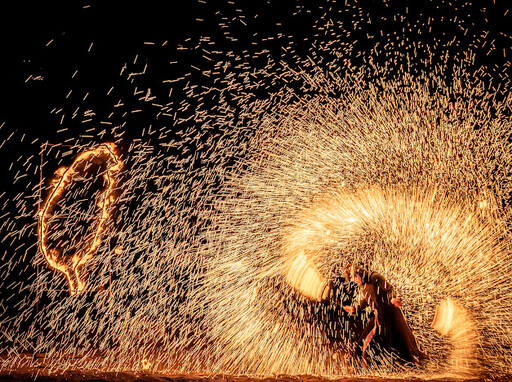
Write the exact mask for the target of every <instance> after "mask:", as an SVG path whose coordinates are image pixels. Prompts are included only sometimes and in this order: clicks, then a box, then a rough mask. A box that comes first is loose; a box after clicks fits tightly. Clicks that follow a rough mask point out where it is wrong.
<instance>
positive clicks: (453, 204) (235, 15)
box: [1, 1, 512, 377]
mask: <svg viewBox="0 0 512 382" xmlns="http://www.w3.org/2000/svg"><path fill="white" fill-rule="evenodd" d="M228 3H229V2H228ZM228 3H226V5H225V7H224V8H222V9H221V11H218V12H213V11H212V12H210V13H208V12H206V16H205V18H202V16H201V17H200V18H198V20H199V21H198V22H204V23H208V22H210V23H212V25H215V27H214V30H215V31H217V29H218V30H220V31H222V32H223V34H222V35H221V36H217V35H216V34H215V33H211V34H212V36H209V35H206V34H205V35H203V34H201V35H200V36H195V37H191V38H190V39H186V40H185V41H184V42H183V44H179V45H178V47H179V49H178V50H177V52H174V53H173V54H175V55H176V57H177V59H176V60H175V61H171V63H170V64H168V63H167V64H168V65H169V68H173V67H175V66H176V65H178V66H180V65H182V66H186V65H185V64H184V62H185V63H187V65H189V67H186V68H183V67H179V68H178V69H172V70H171V69H167V71H166V70H165V69H162V61H163V60H164V59H163V58H162V57H166V59H167V56H166V55H164V54H162V52H168V50H169V49H170V48H169V43H168V42H167V41H166V40H162V41H160V40H158V41H144V43H143V44H142V47H139V48H140V51H141V52H142V53H137V54H135V55H134V56H133V57H130V59H129V60H128V59H127V62H126V63H125V64H124V65H122V66H121V67H120V68H119V72H120V74H119V76H118V77H116V78H112V79H108V80H106V82H107V85H105V86H104V88H105V89H106V91H104V93H103V94H102V96H101V97H103V98H98V97H96V98H94V100H98V99H101V107H100V106H99V105H96V106H97V107H95V106H94V104H93V101H89V99H88V98H87V95H86V96H80V97H79V99H75V100H73V99H72V97H70V98H69V99H71V100H70V101H66V103H65V104H64V105H63V106H62V107H56V108H54V109H53V110H52V111H51V114H52V115H53V116H54V117H55V123H56V124H58V126H59V134H60V135H56V137H62V139H56V138H54V139H53V140H52V141H51V142H49V141H48V140H43V139H41V138H39V139H34V141H33V142H32V143H31V144H30V145H31V147H32V151H33V152H32V153H31V152H30V151H29V152H27V153H21V156H20V157H19V158H18V160H16V161H14V162H13V163H14V165H13V166H11V167H12V168H13V173H16V175H15V176H14V179H15V183H16V184H21V185H22V186H23V187H22V191H21V192H20V193H19V194H17V195H12V194H10V193H9V192H5V193H4V194H3V196H2V197H3V200H4V201H5V203H4V207H3V208H4V210H5V215H4V216H6V217H5V220H4V222H3V223H2V227H1V229H2V232H3V236H4V240H3V243H4V245H5V246H6V250H5V255H4V257H3V260H2V268H1V269H2V276H3V279H4V281H3V285H2V288H3V290H4V292H3V294H2V305H1V306H2V307H3V310H4V313H3V315H2V324H1V328H2V335H3V336H4V340H3V341H4V343H5V345H4V347H3V349H2V350H3V352H5V353H6V354H7V355H6V356H5V357H4V358H2V361H1V362H2V363H1V368H2V370H15V369H16V368H18V367H21V365H23V364H24V363H26V362H27V361H26V358H25V356H24V354H25V353H24V352H27V351H29V352H33V353H43V354H45V355H46V357H48V358H52V359H54V360H55V361H54V362H52V364H51V366H49V369H48V370H49V372H54V371H55V372H58V371H62V370H67V369H80V370H114V371H121V370H123V371H126V370H128V371H138V370H141V369H144V370H147V371H154V372H160V373H169V374H172V373H178V372H182V373H200V374H202V373H204V374H215V373H223V374H233V375H238V374H250V375H260V376H268V375H283V374H286V375H302V374H309V375H319V376H324V377H335V376H353V375H361V374H366V375H373V376H403V377H408V376H424V377H427V376H432V375H447V374H449V373H452V374H455V375H458V376H460V375H476V374H480V373H481V374H493V375H497V374H510V373H511V372H512V370H511V369H512V359H511V357H510V349H511V347H512V335H511V333H510V327H511V325H512V317H511V315H510V313H511V305H510V301H511V298H512V284H511V283H510V282H509V281H508V280H509V279H510V277H511V275H512V254H511V252H510V251H511V250H510V248H511V247H510V244H511V242H510V240H511V234H512V233H511V232H510V222H511V211H512V210H511V204H510V203H511V202H510V200H511V199H510V195H511V191H512V188H511V176H512V175H511V174H512V171H511V170H512V157H511V154H510V153H511V152H512V150H511V149H512V147H511V142H510V132H511V131H512V130H511V127H512V126H511V119H510V115H511V102H512V98H511V96H510V92H509V87H510V85H509V81H508V73H509V71H510V69H509V67H510V65H507V63H508V61H507V59H506V54H507V52H510V43H509V40H507V39H509V38H510V36H505V35H504V34H499V33H496V34H497V35H499V36H502V35H503V36H505V37H503V40H495V41H493V42H492V44H491V43H489V46H488V47H485V48H484V47H483V46H482V45H484V46H485V44H483V42H484V41H488V38H489V37H488V36H489V32H488V31H487V30H486V29H485V28H490V25H488V24H484V25H483V26H482V25H479V26H475V25H472V24H470V23H469V21H470V20H471V19H472V16H471V12H472V10H473V9H474V7H473V6H472V5H471V4H469V5H468V4H466V6H467V9H465V7H462V10H461V9H459V8H457V5H456V4H451V3H448V2H443V3H442V4H443V5H442V7H444V8H443V9H444V10H445V11H446V10H450V11H451V12H452V13H453V15H455V17H451V16H450V13H449V12H448V13H447V16H446V18H444V16H445V15H443V12H438V11H437V10H435V9H434V8H435V7H434V5H433V4H432V3H431V2H426V4H428V5H429V6H430V7H431V8H432V12H431V13H432V14H431V15H430V16H429V17H428V19H426V16H425V17H423V13H421V12H419V11H414V10H409V8H408V7H402V8H400V9H401V10H402V16H400V17H397V14H396V13H395V12H398V11H386V12H388V13H385V8H386V7H387V5H386V4H391V5H392V2H383V5H382V7H383V9H381V10H379V11H370V10H369V8H368V9H366V8H365V6H364V5H361V4H358V3H357V2H350V1H347V2H346V3H343V4H341V3H337V2H334V1H325V2H322V5H320V6H319V5H315V6H314V7H313V6H312V5H308V4H306V3H307V2H301V3H297V5H294V6H293V7H290V9H288V12H289V14H288V16H287V17H289V20H292V19H294V18H297V20H299V21H300V20H301V22H306V21H307V22H309V24H308V25H309V26H308V28H309V29H308V28H305V29H306V31H299V29H300V28H296V30H297V35H294V34H291V33H289V32H287V31H286V30H285V28H284V29H283V30H281V29H280V27H282V25H281V23H280V22H278V21H276V22H274V21H272V22H273V23H274V24H275V25H274V24H273V25H274V27H275V29H272V30H271V31H270V29H269V31H264V30H260V29H258V28H259V27H258V24H257V21H258V17H260V18H262V17H263V18H264V17H266V16H265V15H264V14H263V15H259V13H258V12H257V11H255V10H254V9H249V8H240V9H239V8H237V7H236V6H235V5H233V4H228ZM397 3H398V2H397ZM390 9H391V8H390ZM379 12H381V13H379ZM415 12H416V13H415ZM489 12H490V11H489ZM263 13H264V12H263ZM386 15H387V16H386ZM386 17H387V18H386ZM208 18H209V19H208ZM377 19H379V20H380V23H382V25H383V23H384V21H382V20H385V21H386V22H389V23H390V25H391V27H390V26H389V25H388V26H386V28H384V27H382V28H381V29H380V30H379V29H378V28H379V27H378V26H377V27H375V26H372V25H375V22H376V20H377ZM404 20H405V23H409V29H408V30H406V29H405V28H404V29H402V30H401V33H402V34H401V38H397V39H393V36H396V30H398V29H396V28H397V27H398V26H399V25H400V26H403V25H405V24H404ZM412 20H416V22H415V23H412V22H411V21H412ZM486 20H487V19H486ZM268 22H269V21H268ZM372 22H373V24H372ZM435 23H441V25H449V26H456V30H457V32H453V33H454V36H455V38H454V40H453V41H454V42H452V45H450V46H453V47H452V48H451V49H450V50H447V51H445V50H443V49H444V48H443V47H444V45H443V44H444V43H446V41H447V40H450V41H451V39H448V38H447V37H445V36H444V35H443V36H441V35H439V36H438V35H436V34H435V33H433V32H432V25H434V24H435ZM443 23H445V24H443ZM488 23H490V22H489V21H488ZM377 25H381V24H378V23H377ZM240 28H242V31H240ZM478 28H480V29H478ZM482 28H483V29H482ZM253 31H256V32H255V33H253ZM390 31H393V33H391V32H390ZM249 32H250V33H249ZM305 33H308V34H309V35H306V37H305V38H304V34H305ZM425 35H427V36H430V37H435V38H433V40H432V41H430V42H429V41H428V38H426V37H425V38H424V37H423V36H425ZM436 36H437V37H436ZM413 37H415V38H413ZM224 39H225V40H227V42H224V43H221V42H220V41H221V40H224ZM238 39H249V40H250V42H251V43H250V44H245V43H244V42H240V41H238ZM464 39H466V40H464ZM363 40H364V41H365V42H364V43H362V42H361V41H363ZM275 41H278V46H277V48H276V46H275ZM383 41H385V42H386V43H385V44H383V43H382V42H383ZM500 41H501V43H502V44H503V45H504V48H503V52H501V51H500V52H499V54H500V55H501V56H505V58H503V57H502V59H501V61H500V62H501V63H503V65H502V66H498V65H494V66H492V65H486V64H485V63H483V64H482V63H480V61H479V60H480V55H482V54H483V53H482V51H483V52H485V53H488V54H491V57H492V54H495V53H493V52H494V51H495V50H496V49H497V48H496V45H498V44H499V43H500ZM503 41H505V42H503ZM507 41H508V44H509V45H506V44H507ZM457 44H459V45H457ZM50 46H51V45H50ZM467 46H469V47H471V49H469V48H468V49H466V47H467ZM173 48H174V47H173ZM276 49H277V50H276ZM88 50H89V51H92V52H94V45H93V44H92V43H91V45H90V46H88ZM184 57H186V58H184ZM180 58H181V59H180ZM190 62H191V63H192V64H189V63H190ZM164 68H166V67H164ZM507 70H508V71H507ZM77 72H78V73H80V72H79V71H77ZM168 72H172V73H173V77H171V78H168V77H167V73H168ZM75 75H77V74H76V73H74V74H73V77H75ZM78 76H79V74H78ZM33 78H35V77H34V76H32V77H30V78H29V79H28V80H27V81H34V79H33ZM103 81H104V80H103V79H102V82H103ZM111 83H114V86H111ZM72 90H73V91H75V93H76V92H79V91H82V90H83V89H81V88H76V89H75V88H74V89H72ZM69 94H72V93H71V92H70V93H69ZM69 94H68V95H69ZM87 94H89V93H87ZM65 96H66V95H65ZM91 97H93V96H91ZM65 99H66V100H68V97H67V96H66V97H65ZM68 102H69V103H68ZM98 102H99V101H98ZM91 103H92V104H91ZM139 116H140V117H139ZM8 128H9V126H7V125H6V126H5V127H3V129H8ZM10 139H11V141H12V142H15V140H16V139H20V138H19V137H10ZM23 139H25V138H24V137H21V141H23ZM13 205H15V207H12V206H13ZM10 209H11V210H10ZM354 262H355V263H362V264H365V265H366V266H367V267H369V268H370V269H372V270H375V271H378V272H380V273H382V274H383V275H385V276H386V278H387V279H388V280H389V281H390V282H391V283H392V284H393V285H394V286H395V288H396V290H397V292H398V294H399V295H400V296H401V298H402V299H403V301H404V307H403V311H404V314H405V316H406V318H407V321H408V322H409V324H410V326H411V328H412V330H413V331H414V333H415V335H416V337H417V340H418V343H419V344H420V346H421V348H422V349H423V350H425V351H426V352H427V353H428V355H429V358H428V361H426V362H425V363H424V364H421V365H419V366H418V365H409V364H406V365H404V364H403V363H400V362H397V358H398V355H397V354H396V353H394V352H393V351H392V350H390V349H385V348H382V347H380V346H378V345H373V346H371V347H370V357H369V358H370V362H369V366H368V368H364V367H363V365H362V363H361V360H360V358H359V357H358V356H357V355H355V354H354V344H353V343H352V335H353V333H352V329H351V325H352V324H353V321H351V320H353V319H352V318H351V317H349V316H348V315H346V314H345V313H344V312H343V311H342V310H341V309H340V307H339V306H338V305H337V304H336V303H335V302H334V301H335V300H336V299H343V298H351V299H357V296H356V295H354V293H353V292H354V291H353V290H351V291H350V290H346V289H345V292H344V293H343V292H342V291H343V290H344V289H343V287H342V281H341V279H340V277H339V274H340V272H342V269H343V267H345V266H346V265H348V264H351V263H354ZM17 274H22V275H24V276H23V278H22V279H19V278H17V276H16V275H17ZM13 312H14V313H13Z"/></svg>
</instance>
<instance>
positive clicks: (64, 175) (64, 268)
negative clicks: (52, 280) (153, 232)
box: [38, 142, 122, 295]
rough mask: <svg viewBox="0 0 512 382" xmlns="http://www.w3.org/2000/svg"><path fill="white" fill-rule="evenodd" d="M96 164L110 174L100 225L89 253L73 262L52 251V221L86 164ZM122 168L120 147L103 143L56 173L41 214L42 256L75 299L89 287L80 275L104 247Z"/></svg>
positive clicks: (101, 203)
mask: <svg viewBox="0 0 512 382" xmlns="http://www.w3.org/2000/svg"><path fill="white" fill-rule="evenodd" d="M94 160H96V161H100V162H103V163H105V164H106V170H105V172H104V174H103V179H104V181H105V187H104V189H103V191H102V192H101V193H100V195H99V196H98V201H97V204H98V207H99V208H100V216H99V218H97V220H98V222H97V225H96V229H95V232H94V235H93V237H92V238H91V239H90V243H89V245H88V246H87V247H86V249H85V251H84V252H82V253H74V254H73V255H72V256H71V257H70V258H69V256H63V255H62V252H63V249H62V248H49V243H48V237H49V234H48V225H49V219H50V217H52V216H53V212H54V210H55V209H56V208H57V206H58V204H59V201H60V200H61V198H62V196H63V195H64V194H65V192H66V188H67V187H68V186H69V185H70V184H71V183H72V182H73V181H74V179H75V178H76V177H78V176H80V175H83V174H82V172H83V171H84V169H85V164H86V163H87V162H91V161H94ZM121 167H122V162H121V160H120V158H119V154H118V153H117V147H116V146H115V145H114V144H113V143H108V142H107V143H102V144H100V145H98V146H97V147H96V148H93V149H90V150H86V151H84V152H82V153H80V154H79V155H77V157H76V158H75V159H74V160H73V163H71V164H70V165H69V166H68V167H62V168H60V169H59V170H57V171H56V177H55V178H54V179H53V180H52V182H51V184H52V188H51V189H50V191H49V195H48V198H47V199H46V201H45V202H44V203H43V206H42V207H41V210H40V211H39V228H38V233H39V246H40V248H41V252H42V253H43V254H44V257H45V259H46V261H47V262H48V265H49V266H50V267H51V268H53V269H56V270H58V271H60V272H62V273H63V274H64V275H65V276H66V278H67V280H68V284H69V293H70V294H71V295H74V294H76V293H77V292H79V291H81V290H82V289H83V288H84V287H85V280H84V278H83V276H82V275H81V274H80V270H81V268H82V267H83V266H84V265H85V263H87V261H88V260H90V259H91V258H92V257H93V256H94V253H95V252H96V250H97V249H98V247H99V245H100V244H101V235H102V233H103V231H104V230H105V223H106V222H107V220H108V218H109V215H110V213H111V211H110V207H111V204H112V203H113V202H114V201H115V200H114V195H113V192H114V188H115V185H116V176H117V175H116V173H117V172H118V171H119V170H120V169H121ZM72 218H73V217H72Z"/></svg>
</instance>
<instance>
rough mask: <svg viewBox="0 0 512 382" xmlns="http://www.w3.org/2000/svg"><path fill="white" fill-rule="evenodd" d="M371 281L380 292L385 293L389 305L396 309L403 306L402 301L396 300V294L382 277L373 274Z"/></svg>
mask: <svg viewBox="0 0 512 382" xmlns="http://www.w3.org/2000/svg"><path fill="white" fill-rule="evenodd" d="M372 281H373V282H374V285H376V286H378V288H381V289H382V291H383V292H384V293H386V295H387V297H388V301H389V302H390V303H391V304H393V305H394V306H396V307H398V308H400V307H401V306H402V305H403V302H402V300H401V299H400V298H398V296H397V294H396V289H395V288H394V287H393V285H392V284H390V283H389V282H388V281H387V280H386V279H385V278H384V276H382V275H380V274H378V273H374V274H373V276H372Z"/></svg>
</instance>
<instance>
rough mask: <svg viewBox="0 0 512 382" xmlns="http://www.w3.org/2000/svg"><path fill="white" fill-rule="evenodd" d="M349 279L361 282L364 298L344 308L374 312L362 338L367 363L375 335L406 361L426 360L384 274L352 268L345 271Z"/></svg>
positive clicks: (364, 358)
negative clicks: (367, 356) (355, 304)
mask: <svg viewBox="0 0 512 382" xmlns="http://www.w3.org/2000/svg"><path fill="white" fill-rule="evenodd" d="M349 272H350V274H349ZM345 278H347V280H348V279H350V280H351V281H353V282H355V283H357V284H358V285H359V287H360V288H361V293H362V295H363V299H362V300H361V301H360V303H359V305H358V306H357V307H354V306H346V305H345V306H343V309H344V310H345V311H346V312H348V313H350V314H354V313H355V312H356V311H358V310H360V309H365V308H366V307H367V306H369V307H370V308H371V309H372V310H373V312H374V315H373V317H372V318H371V319H370V320H369V321H368V324H367V325H366V327H365V329H364V330H363V332H362V334H361V336H360V337H359V340H358V343H361V342H362V345H363V362H364V364H365V365H366V349H367V348H368V345H369V344H370V342H371V340H372V338H373V336H374V335H375V334H377V335H379V336H380V337H381V338H382V344H383V345H384V346H385V347H386V348H388V349H390V348H392V349H395V350H396V351H397V352H398V353H399V354H400V356H401V357H402V358H404V359H405V360H408V361H414V362H416V363H418V362H419V361H421V360H422V359H424V358H425V357H426V356H425V354H424V353H423V352H422V351H421V350H420V349H419V348H418V344H417V342H416V338H415V337H414V334H413V333H412V331H411V329H410V328H409V325H407V321H406V320H405V317H404V315H403V313H402V310H401V309H400V307H401V306H402V301H401V300H400V299H399V298H397V297H396V293H395V290H394V288H393V286H392V285H391V284H390V283H388V282H387V280H386V279H385V278H384V276H382V275H381V274H379V273H377V272H368V271H367V270H365V269H362V268H358V267H352V268H351V269H350V271H349V270H346V271H345Z"/></svg>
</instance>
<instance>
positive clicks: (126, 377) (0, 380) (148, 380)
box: [0, 353, 512, 382]
mask: <svg viewBox="0 0 512 382" xmlns="http://www.w3.org/2000/svg"><path fill="white" fill-rule="evenodd" d="M2 356H3V355H0V359H1V358H2ZM21 357H22V358H25V359H26V360H27V363H26V364H25V365H22V366H21V367H20V368H19V369H17V370H10V371H9V370H0V382H4V381H6V382H7V381H12V382H17V381H18V382H28V381H42V382H64V381H87V382H93V381H95V382H104V381H105V382H106V381H114V382H125V381H127V382H132V381H137V382H165V381H168V382H330V381H339V382H383V381H393V382H405V381H409V382H410V381H415V382H422V381H425V382H426V381H428V382H454V381H456V379H453V378H434V379H428V380H423V379H419V378H412V379H387V378H377V377H374V378H372V377H365V378H339V379H335V380H330V379H322V378H318V377H313V376H308V375H302V376H276V377H270V378H256V377H247V376H229V375H217V376H204V375H160V374H149V373H144V372H139V373H126V372H119V373H114V372H110V373H101V372H91V371H80V370H74V371H73V370H69V371H66V372H64V373H59V374H57V373H53V374H49V373H48V369H47V368H46V366H47V365H45V361H44V359H39V358H38V363H39V367H34V366H33V365H34V364H33V363H32V365H29V361H30V360H32V359H33V358H32V357H33V356H32V355H31V354H29V353H27V354H25V353H22V355H21ZM47 362H48V361H47ZM49 362H51V361H49ZM461 381H464V382H480V381H494V382H512V375H511V376H508V377H499V378H492V377H488V378H469V379H464V380H461Z"/></svg>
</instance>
